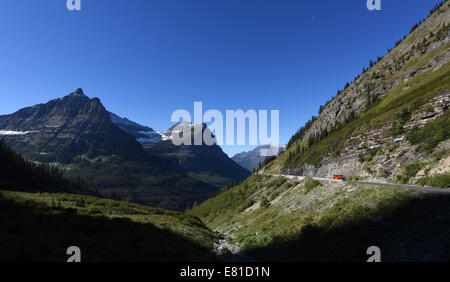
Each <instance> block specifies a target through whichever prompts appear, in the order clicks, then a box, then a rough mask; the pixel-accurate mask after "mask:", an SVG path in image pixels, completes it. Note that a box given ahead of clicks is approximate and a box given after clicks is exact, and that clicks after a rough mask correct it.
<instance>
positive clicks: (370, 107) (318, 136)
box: [265, 1, 450, 182]
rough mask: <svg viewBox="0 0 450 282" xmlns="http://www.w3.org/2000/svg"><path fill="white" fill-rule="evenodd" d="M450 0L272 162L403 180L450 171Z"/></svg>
mask: <svg viewBox="0 0 450 282" xmlns="http://www.w3.org/2000/svg"><path fill="white" fill-rule="evenodd" d="M449 5H450V4H449V3H448V1H447V2H446V3H445V4H444V5H443V6H442V7H440V9H439V10H437V11H435V12H434V13H433V14H431V15H430V17H429V18H428V19H427V20H426V21H424V23H423V24H421V25H419V26H417V27H415V28H414V29H413V31H412V32H411V34H410V35H409V36H408V37H405V39H404V40H403V41H402V42H397V44H396V48H395V49H393V50H391V51H390V52H389V54H388V55H387V56H386V57H385V58H382V59H381V58H380V59H379V61H378V63H372V64H373V66H372V67H371V68H370V69H369V70H367V71H365V73H364V74H363V75H362V76H360V77H358V78H357V79H356V80H355V81H354V82H353V83H352V84H350V85H347V86H346V88H345V89H344V90H343V91H340V92H339V94H338V95H337V96H336V97H335V98H333V99H332V100H331V101H329V102H328V103H327V104H326V106H324V107H322V108H321V113H320V115H319V116H318V117H316V118H313V120H312V121H311V122H309V124H308V125H307V126H306V127H305V128H304V129H302V130H301V131H299V133H297V134H296V135H295V136H294V137H293V138H292V140H291V142H290V144H289V150H288V151H287V152H286V153H284V154H282V155H281V156H280V157H279V158H278V159H277V160H275V161H274V162H272V163H271V164H269V165H268V166H267V167H266V168H265V169H266V170H268V171H272V172H274V171H277V172H282V173H285V174H296V175H308V176H318V177H332V176H333V174H344V175H346V176H349V177H355V178H365V179H377V180H381V181H384V180H388V181H398V180H399V179H401V181H403V182H408V181H409V182H414V181H415V180H417V179H418V178H420V177H426V176H433V173H434V175H437V174H438V173H439V174H448V173H449V172H450V169H449V168H448V163H449V159H448V158H449V154H448V148H449V140H448V139H449V137H450V136H449V135H448V132H450V128H448V122H449V119H448V115H449V114H448V112H447V109H448V108H449V106H450V81H449V78H450V36H449V32H450V28H449V27H450V25H449V20H450V8H449ZM438 171H439V172H438Z"/></svg>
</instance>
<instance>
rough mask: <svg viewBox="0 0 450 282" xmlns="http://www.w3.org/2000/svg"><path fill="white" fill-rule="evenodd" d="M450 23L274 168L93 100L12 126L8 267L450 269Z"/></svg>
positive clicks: (368, 84) (380, 62)
mask: <svg viewBox="0 0 450 282" xmlns="http://www.w3.org/2000/svg"><path fill="white" fill-rule="evenodd" d="M449 20H450V3H449V1H444V2H442V3H441V4H440V5H438V6H436V7H435V8H433V9H432V10H431V11H430V14H429V16H428V18H426V19H425V20H424V21H423V22H420V24H417V25H414V26H413V27H412V29H411V30H410V32H409V34H408V35H407V36H405V37H404V38H403V39H402V40H399V41H398V42H396V44H395V47H393V48H392V49H389V50H388V53H387V55H386V56H384V57H378V59H377V60H376V61H371V62H370V68H368V69H366V68H364V69H363V72H362V73H361V74H360V75H358V76H357V77H356V78H355V79H354V81H352V82H351V83H350V82H349V83H347V84H346V85H345V87H344V89H342V90H339V91H338V92H337V95H336V96H335V97H333V98H332V99H331V100H330V101H328V102H327V103H326V104H325V105H322V106H320V108H319V112H318V115H317V116H313V117H312V118H311V120H310V121H308V122H307V123H306V124H305V125H304V126H303V127H301V128H300V129H299V130H298V131H297V132H296V133H295V134H293V136H292V138H291V140H290V141H289V143H288V144H287V145H286V146H281V149H282V150H281V151H282V153H281V154H280V155H279V156H274V157H271V158H261V157H260V156H259V154H258V151H259V150H260V149H261V148H256V149H255V150H254V151H252V152H244V153H241V154H238V155H236V156H234V157H233V158H229V157H228V156H227V155H226V154H225V153H224V152H223V151H222V149H221V148H220V147H219V146H217V145H214V146H207V145H205V144H203V145H200V146H184V145H183V146H175V145H173V143H172V142H171V136H172V134H173V133H174V132H173V129H174V127H172V128H169V129H168V130H166V131H162V132H158V131H155V130H154V129H153V128H151V127H149V126H144V125H140V124H138V123H135V122H133V121H130V120H128V119H126V118H122V117H119V116H118V115H116V114H114V113H111V112H109V111H108V110H107V109H106V108H105V107H104V106H103V104H102V103H101V101H100V99H98V98H90V97H88V96H87V95H86V94H85V93H84V92H83V90H82V89H77V90H76V91H74V92H73V93H70V94H68V95H66V96H63V97H62V98H58V99H54V100H51V101H48V102H45V103H43V104H39V105H35V106H31V107H27V108H24V109H20V110H18V111H17V112H15V113H12V114H8V115H2V116H0V138H1V139H2V140H1V141H0V222H1V227H0V250H2V251H1V252H0V261H65V259H66V254H65V250H66V248H67V247H68V246H70V245H77V246H80V248H82V249H83V250H84V251H83V253H84V254H85V256H84V261H217V260H238V261H242V260H247V261H346V262H348V261H352V262H364V261H366V260H367V254H366V250H367V248H368V247H370V246H378V247H379V248H380V249H381V250H382V257H383V261H440V262H442V261H445V262H448V261H450V193H449V192H448V191H450V190H449V188H450V154H449V150H450V111H448V109H449V106H450V34H449V33H450V25H449ZM293 106H295V101H293ZM177 125H181V126H184V127H187V128H190V129H191V130H193V128H194V127H196V126H198V127H201V131H202V133H203V132H205V131H209V128H208V126H207V125H206V124H201V125H193V124H191V123H188V122H186V121H181V122H180V123H179V124H177ZM174 126H176V125H174ZM299 126H301V125H299ZM251 171H252V172H251ZM336 175H342V176H343V177H344V178H345V181H337V180H333V177H334V176H336Z"/></svg>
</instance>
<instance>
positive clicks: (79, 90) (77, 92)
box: [74, 88, 84, 95]
mask: <svg viewBox="0 0 450 282" xmlns="http://www.w3.org/2000/svg"><path fill="white" fill-rule="evenodd" d="M74 94H77V95H84V92H83V89H82V88H78V89H77V90H75V92H74Z"/></svg>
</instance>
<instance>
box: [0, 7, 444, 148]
mask: <svg viewBox="0 0 450 282" xmlns="http://www.w3.org/2000/svg"><path fill="white" fill-rule="evenodd" d="M381 1H382V10H381V11H369V10H368V9H367V8H366V1H365V0H346V1H332V0H323V1H298V0H292V1H291V0H289V1H288V0H150V1H149V0H126V1H125V0H109V1H108V0H81V3H82V10H81V11H68V10H67V9H66V0H49V1H47V0H46V1H44V0H40V1H37V0H36V1H29V0H6V1H2V6H1V8H0V25H1V26H2V27H3V28H1V29H0V46H1V49H0V50H1V52H0V62H1V67H0V98H1V100H2V102H1V103H0V115H1V114H9V113H12V112H14V111H16V110H18V109H20V108H23V107H25V106H30V105H34V104H38V103H43V102H46V101H48V100H50V99H54V98H58V97H61V96H63V95H66V94H68V93H70V92H72V91H74V90H75V89H77V88H78V87H82V88H83V89H84V92H85V93H86V95H88V96H89V97H99V98H100V99H101V101H102V103H103V104H104V105H105V107H106V108H107V109H108V110H110V111H111V112H113V113H115V114H118V115H120V116H123V117H127V118H129V119H131V120H133V121H136V122H138V123H141V124H144V125H148V126H150V127H152V128H154V129H155V130H159V131H163V130H165V129H167V128H169V127H170V126H172V125H173V123H172V122H171V121H170V117H171V114H172V112H173V111H175V110H177V109H186V110H189V111H191V112H193V103H194V102H195V101H202V102H203V108H204V110H208V109H217V110H220V111H222V112H225V111H226V110H237V109H243V110H249V109H254V110H280V138H281V140H280V141H281V143H287V142H288V140H289V138H290V137H291V136H292V134H293V133H295V132H296V130H297V129H298V128H299V127H300V126H302V125H303V124H304V123H305V122H306V121H307V120H308V119H309V118H310V117H311V116H312V115H313V114H317V111H318V108H319V105H321V104H324V103H325V102H326V101H327V100H329V99H330V98H331V97H332V96H334V95H336V91H337V90H338V89H342V88H343V87H344V85H345V83H346V82H347V81H351V80H353V78H354V77H355V76H356V75H358V74H359V73H360V72H361V70H362V67H363V66H366V67H367V66H368V62H369V60H370V59H373V60H375V59H376V57H377V56H384V55H385V54H386V51H387V49H388V48H392V47H393V45H394V43H395V41H397V40H398V39H400V38H401V37H403V35H405V34H407V33H408V32H409V30H410V28H411V26H412V25H413V24H414V23H416V22H418V21H419V20H420V19H423V18H424V17H426V16H427V15H428V12H429V10H430V9H431V8H432V6H434V5H435V4H436V3H438V2H439V1H438V0H427V1H423V0H396V1H388V0H381ZM223 148H224V150H225V152H226V153H228V154H229V155H230V156H232V155H234V154H235V153H238V152H241V151H243V150H249V149H251V148H250V146H224V147H223Z"/></svg>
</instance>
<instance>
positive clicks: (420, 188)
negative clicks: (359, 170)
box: [272, 174, 450, 195]
mask: <svg viewBox="0 0 450 282" xmlns="http://www.w3.org/2000/svg"><path fill="white" fill-rule="evenodd" d="M272 175H273V176H284V177H286V178H289V179H296V180H303V179H305V176H296V175H284V174H272ZM311 178H313V179H316V180H321V181H337V182H340V181H342V180H336V179H329V178H318V177H311ZM350 182H353V183H357V184H362V185H370V186H374V185H375V186H383V187H392V188H400V189H408V190H417V191H422V192H426V193H432V194H448V195H450V189H444V188H431V187H424V186H418V185H407V184H392V183H376V182H364V181H350Z"/></svg>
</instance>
